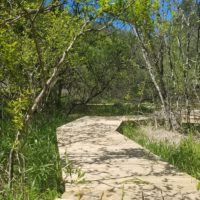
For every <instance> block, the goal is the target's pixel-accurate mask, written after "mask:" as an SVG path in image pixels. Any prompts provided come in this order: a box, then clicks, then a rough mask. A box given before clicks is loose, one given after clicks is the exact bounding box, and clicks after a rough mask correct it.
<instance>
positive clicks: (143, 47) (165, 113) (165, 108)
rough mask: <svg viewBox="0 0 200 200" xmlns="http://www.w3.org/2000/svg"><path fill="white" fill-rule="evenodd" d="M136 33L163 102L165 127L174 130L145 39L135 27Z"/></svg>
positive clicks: (168, 108) (149, 71)
mask: <svg viewBox="0 0 200 200" xmlns="http://www.w3.org/2000/svg"><path fill="white" fill-rule="evenodd" d="M133 30H134V33H135V35H136V37H137V38H138V40H139V42H140V44H141V50H142V56H143V58H144V61H145V63H146V66H147V69H148V73H149V75H150V78H151V80H152V82H153V84H154V86H155V88H156V90H157V92H158V95H159V98H160V102H161V107H162V115H163V117H164V121H165V125H166V127H169V128H170V129H174V126H173V124H174V123H173V122H172V115H171V110H170V107H169V104H168V102H167V99H166V98H165V97H164V96H163V94H162V91H161V88H160V86H159V84H158V82H157V80H156V76H155V74H154V72H153V66H152V64H151V62H150V60H149V57H148V52H147V50H146V48H145V44H144V41H143V39H142V38H141V36H140V34H139V32H138V30H137V28H136V27H135V28H134V29H133Z"/></svg>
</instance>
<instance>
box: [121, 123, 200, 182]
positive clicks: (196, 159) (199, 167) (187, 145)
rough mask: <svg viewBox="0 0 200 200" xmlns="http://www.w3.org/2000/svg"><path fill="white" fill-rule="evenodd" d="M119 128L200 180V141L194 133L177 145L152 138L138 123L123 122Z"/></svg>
mask: <svg viewBox="0 0 200 200" xmlns="http://www.w3.org/2000/svg"><path fill="white" fill-rule="evenodd" d="M119 130H120V132H121V133H122V134H124V135H125V136H127V137H128V138H130V139H132V140H134V141H136V142H138V143H139V144H141V145H142V146H144V147H145V148H147V149H149V150H150V151H151V152H153V153H154V154H156V155H158V156H160V157H161V158H162V159H163V160H165V161H167V162H169V163H171V164H173V165H174V166H176V167H177V168H178V169H179V170H182V171H185V172H187V173H188V174H190V175H192V176H194V177H196V178H197V179H199V180H200V143H199V142H197V141H195V140H194V138H193V137H192V135H190V136H189V137H188V138H187V139H184V140H182V141H181V142H180V144H178V145H175V144H169V143H165V142H157V141H152V140H150V139H149V138H148V137H147V136H145V134H144V133H143V132H142V130H141V129H140V126H139V125H138V124H136V123H128V122H127V123H123V124H122V126H121V127H120V129H119Z"/></svg>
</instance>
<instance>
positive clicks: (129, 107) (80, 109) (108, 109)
mask: <svg viewBox="0 0 200 200" xmlns="http://www.w3.org/2000/svg"><path fill="white" fill-rule="evenodd" d="M154 109H155V106H154V105H153V104H151V103H142V104H141V105H140V107H138V105H137V104H132V103H124V104H123V103H114V104H99V105H98V104H88V105H82V106H77V107H76V108H75V109H74V110H73V113H76V114H83V113H84V114H85V115H90V116H91V115H98V116H116V115H138V114H144V113H151V112H153V110H154Z"/></svg>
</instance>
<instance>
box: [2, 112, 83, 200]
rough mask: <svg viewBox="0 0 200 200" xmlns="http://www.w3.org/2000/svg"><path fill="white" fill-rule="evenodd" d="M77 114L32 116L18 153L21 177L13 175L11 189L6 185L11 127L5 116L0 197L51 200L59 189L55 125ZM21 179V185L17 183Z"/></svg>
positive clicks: (19, 182) (59, 168)
mask: <svg viewBox="0 0 200 200" xmlns="http://www.w3.org/2000/svg"><path fill="white" fill-rule="evenodd" d="M79 116H80V115H71V116H65V114H62V113H61V112H51V113H40V114H38V115H36V116H35V120H34V121H33V122H32V124H31V126H30V127H29V131H28V134H27V136H26V142H25V144H24V146H23V150H22V152H21V157H22V158H23V159H24V160H25V177H24V179H25V180H24V181H20V179H18V178H17V177H15V180H14V181H13V191H9V190H8V188H7V163H8V155H9V150H10V148H11V145H12V142H13V140H14V136H15V131H14V129H13V127H12V123H11V122H10V120H9V118H7V119H6V120H5V121H4V122H3V123H2V127H1V133H0V134H1V138H3V139H1V140H0V200H4V199H5V200H13V199H14V200H52V199H55V197H56V196H58V195H59V193H61V192H63V186H62V184H61V183H62V181H61V167H60V160H59V155H58V148H57V139H56V128H57V127H59V126H60V125H62V124H64V123H67V122H69V121H72V120H74V119H75V118H77V117H79ZM22 182H23V183H24V185H21V183H22ZM22 188H23V191H22Z"/></svg>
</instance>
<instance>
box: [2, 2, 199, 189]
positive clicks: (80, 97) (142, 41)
mask: <svg viewBox="0 0 200 200" xmlns="http://www.w3.org/2000/svg"><path fill="white" fill-rule="evenodd" d="M0 10H1V11H0V66H1V67H0V87H1V90H0V95H1V108H0V110H1V121H2V123H1V132H2V137H3V140H2V143H1V148H2V146H4V148H5V146H6V148H5V149H6V150H4V151H2V152H3V154H2V156H1V163H3V164H2V167H1V169H2V171H6V175H4V177H3V180H4V181H3V183H5V182H7V183H8V186H9V187H10V188H11V185H12V183H14V182H15V181H14V180H17V178H18V177H24V178H22V179H21V182H24V180H25V176H26V170H25V169H26V166H25V163H26V162H25V161H26V159H25V158H24V157H23V153H22V152H24V146H25V144H26V142H27V139H26V138H27V137H28V136H27V133H28V132H29V129H30V127H29V125H30V123H31V120H32V118H33V116H34V114H36V113H37V112H38V111H42V110H44V108H46V110H50V109H51V108H52V107H54V108H59V109H63V110H64V112H67V113H70V112H71V111H72V110H73V108H74V107H75V106H77V105H83V104H87V103H89V102H90V101H93V102H97V103H98V102H100V101H101V102H102V101H106V102H108V103H109V101H112V102H129V103H137V104H138V105H140V104H141V102H142V101H144V100H146V101H148V102H151V103H152V102H153V103H154V104H156V107H157V108H158V109H160V108H162V113H163V114H162V115H163V117H164V119H165V122H166V126H167V127H168V128H173V129H175V128H177V127H178V126H180V124H179V121H178V116H177V111H180V110H181V109H182V108H183V109H186V110H187V113H188V114H190V112H191V110H192V109H195V108H198V107H199V99H200V95H199V93H200V85H199V79H200V64H199V58H200V44H199V43H200V39H199V37H200V24H199V20H200V3H199V2H198V1H192V0H185V1H182V2H180V1H165V0H161V1H148V0H142V1H139V0H136V1H132V0H129V1H121V0H119V1H118V0H116V1H107V0H101V1H15V2H13V1H12V2H11V1H2V2H1V4H0ZM97 97H98V98H97ZM188 120H189V118H188ZM5 121H7V122H8V124H10V127H11V129H9V133H7V129H5V127H6V126H5ZM4 141H6V145H3V142H4ZM2 149H3V148H2ZM15 183H16V182H15Z"/></svg>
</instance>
